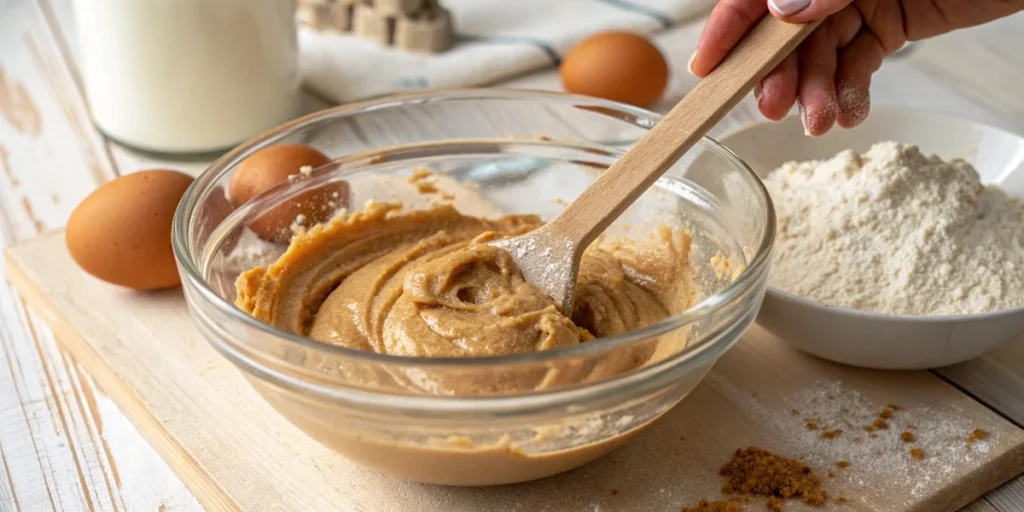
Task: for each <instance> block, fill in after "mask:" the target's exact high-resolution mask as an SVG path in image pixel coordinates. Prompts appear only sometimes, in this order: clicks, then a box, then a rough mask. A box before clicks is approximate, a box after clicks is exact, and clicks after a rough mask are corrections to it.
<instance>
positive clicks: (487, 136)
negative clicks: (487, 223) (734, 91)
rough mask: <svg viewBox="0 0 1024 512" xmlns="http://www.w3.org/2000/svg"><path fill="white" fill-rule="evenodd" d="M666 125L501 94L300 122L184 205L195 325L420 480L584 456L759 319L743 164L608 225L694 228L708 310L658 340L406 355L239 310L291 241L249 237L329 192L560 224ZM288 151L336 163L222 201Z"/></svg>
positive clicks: (341, 445)
mask: <svg viewBox="0 0 1024 512" xmlns="http://www.w3.org/2000/svg"><path fill="white" fill-rule="evenodd" d="M658 119H659V116H658V115H656V114H654V113H651V112H648V111H645V110H642V109H637V108H634V107H631V106H626V105H622V104H618V103H614V102H609V101H604V100H599V99H594V98H586V97H579V96H570V95H564V94H557V93H542V92H530V91H507V90H498V89H486V90H459V91H442V92H432V93H425V94H416V95H405V96H398V97H391V98H386V99H381V100H374V101H369V102H365V103H357V104H351V105H346V106H341V107H337V108H333V109H329V110H325V111H322V112H318V113H315V114H311V115H309V116H306V117H303V118H301V119H298V120H296V121H293V122H291V123H288V124H286V125H284V126H281V127H279V128H277V129H275V130H272V131H270V132H268V133H266V134H263V135H262V136H260V137H258V138H256V139H253V140H251V141H249V142H246V143H245V144H243V145H241V146H239V147H238V148H236V149H234V150H233V151H231V152H230V153H228V154H226V155H225V156H223V157H222V158H221V159H219V160H218V161H217V162H215V163H214V164H213V165H212V166H211V167H210V168H209V169H208V170H207V171H206V172H205V173H204V174H203V175H202V176H200V177H199V178H198V179H197V180H196V182H195V184H194V185H193V186H192V187H191V188H190V189H189V190H188V192H187V193H186V194H185V197H184V199H183V200H182V202H181V204H180V206H179V208H178V211H177V214H176V215H175V219H174V233H173V244H174V251H175V254H176V255H177V258H178V263H179V267H180V271H181V275H182V282H183V286H184V291H185V297H186V299H187V302H188V306H189V308H190V310H191V313H192V316H193V317H194V319H195V322H196V324H197V325H198V328H199V330H200V331H201V332H202V333H203V335H204V336H205V337H206V338H207V339H208V340H209V341H210V343H211V344H212V345H213V346H214V347H215V348H216V349H217V350H218V351H220V353H221V354H223V355H224V356H225V357H227V358H228V359H229V360H230V361H231V362H232V363H234V364H235V365H236V366H238V368H240V369H241V370H242V372H243V373H244V374H245V376H246V377H247V379H248V380H249V382H250V383H251V384H252V386H253V387H254V388H255V389H256V391H258V392H259V393H260V394H261V395H262V396H263V397H264V398H265V399H266V400H267V401H268V402H269V403H270V404H271V405H272V406H273V407H274V408H275V409H276V410H277V411H278V412H279V413H280V414H282V415H283V416H285V417H286V418H287V419H288V420H290V421H291V422H292V423H293V424H295V425H296V426H297V427H299V428H300V429H302V430H303V431H304V432H306V433H307V434H308V435H310V436H312V437H313V438H315V439H317V440H318V441H320V442H321V443H323V444H325V445H326V446H328V447H330V448H332V449H334V450H336V451H337V452H339V453H341V454H343V455H345V456H347V457H349V458H351V459H353V460H355V461H357V462H360V463H362V464H364V465H366V466H370V467H373V468H377V469H379V470H382V471H385V472H387V473H391V474H393V475H396V476H398V477H401V478H404V479H409V480H414V481H419V482H427V483H439V484H451V485H486V484H504V483H511V482H519V481H526V480H531V479H536V478H540V477H544V476H548V475H552V474H555V473H559V472H562V471H566V470H568V469H571V468H574V467H577V466H580V465H582V464H585V463H586V462H588V461H591V460H593V459H595V458H597V457H600V456H601V455H603V454H605V453H607V452H609V451H610V450H612V449H614V448H616V447H617V446H619V445H621V444H622V443H624V442H625V441H626V440H628V439H629V438H630V437H632V436H633V435H635V434H636V433H638V432H640V431H641V430H642V429H643V428H644V427H645V426H647V425H649V424H650V423H651V422H652V421H654V420H656V419H657V418H658V417H659V416H661V415H662V414H664V413H665V412H666V411H668V410H669V409H670V408H672V407H673V406H674V405H676V404H677V403H678V402H679V401H680V400H681V399H683V397H685V396H686V395H687V393H689V392H690V391H691V390H692V389H693V388H694V387H695V386H696V385H697V383H699V382H700V380H701V379H702V378H703V377H704V376H705V375H706V374H707V372H708V370H709V369H710V368H711V366H712V364H713V363H714V362H715V361H716V360H717V359H718V358H719V357H720V356H721V355H722V353H724V352H725V351H726V350H727V349H728V348H729V347H730V346H732V345H733V343H735V342H736V340H737V339H738V338H739V337H740V335H741V334H742V333H743V332H744V330H745V329H746V328H747V327H748V326H749V325H750V323H751V322H752V321H753V320H754V317H755V315H756V313H757V311H758V308H759V306H760V304H761V300H762V298H763V296H764V292H765V279H766V275H767V272H768V262H769V261H770V258H769V253H770V251H771V247H772V241H773V236H774V230H775V216H774V210H773V208H772V205H771V201H770V200H769V198H768V195H767V193H766V191H765V189H764V187H763V186H762V184H761V182H760V181H759V180H758V178H757V177H756V176H755V175H754V173H753V172H751V170H750V169H749V168H748V167H747V166H746V165H745V164H744V163H743V162H742V161H740V159H739V158H737V157H736V155H734V154H732V153H731V152H729V151H728V150H727V149H725V148H724V147H722V146H721V145H719V144H718V143H716V142H715V141H713V140H711V139H708V138H705V139H704V140H702V141H701V142H700V143H699V144H698V145H697V146H696V147H695V148H694V149H693V150H691V151H690V152H689V153H688V154H687V155H686V156H685V157H684V158H683V159H682V160H681V161H680V162H679V163H678V164H677V165H675V166H674V167H673V168H672V169H670V170H669V171H668V172H667V173H666V174H665V177H664V178H662V179H661V180H660V181H659V182H658V183H657V185H656V186H655V187H652V189H651V190H649V191H648V192H646V193H645V194H644V195H643V196H642V197H641V198H640V199H639V200H638V201H637V202H636V203H635V204H634V205H633V206H632V207H631V208H630V209H629V210H628V211H627V212H626V213H624V214H623V215H622V217H620V219H619V222H618V223H617V224H616V226H615V227H613V228H610V229H609V232H608V236H610V237H619V238H620V239H621V238H627V239H631V238H636V239H637V240H639V238H641V237H645V236H648V235H649V234H650V232H651V231H652V230H655V229H657V228H658V226H669V227H672V228H676V229H685V230H686V231H687V232H688V233H689V234H690V236H691V237H692V248H691V261H692V264H693V266H694V269H695V281H696V283H697V285H698V287H699V289H700V296H699V298H698V299H697V300H695V301H694V302H693V303H692V304H691V305H690V306H689V307H688V308H686V309H685V310H684V311H679V312H678V313H676V314H674V315H672V316H670V317H669V318H666V319H664V320H662V321H660V322H657V323H655V324H652V325H649V326H647V327H645V328H642V329H639V330H635V331H632V332H629V333H626V334H623V335H619V336H614V337H608V338H602V339H598V340H595V341H591V342H586V343H581V344H578V345H575V346H571V347H563V348H558V349H554V350H548V351H540V352H533V353H526V354H516V355H505V356H488V357H477V358H417V357H398V356H391V355H382V354H376V353H370V352H363V351H357V350H352V349H347V348H343V347H338V346H332V345H326V344H323V343H319V342H316V341H313V340H311V339H308V338H305V337H303V336H298V335H295V334H292V333H288V332H284V331H281V330H278V329H275V328H274V327H272V326H270V325H267V324H264V323H262V322H260V321H257V320H255V319H254V318H252V317H250V316H248V315H246V314H245V313H243V312H242V311H241V310H239V309H238V308H236V307H235V306H234V304H233V301H234V297H235V287H234V283H235V280H236V278H237V277H238V275H239V273H240V272H242V271H245V270H248V269H249V268H252V267H253V266H256V265H264V266H265V265H267V264H269V263H271V262H273V261H274V260H276V259H277V257H278V256H279V255H280V254H281V253H282V252H283V251H284V249H285V247H283V246H280V245H273V244H271V243H267V242H263V241H262V240H260V239H259V238H257V237H256V236H254V235H253V234H252V233H251V232H250V231H249V230H248V228H246V227H245V226H247V225H248V224H249V223H250V222H252V221H253V220H256V219H259V218H261V216H262V215H265V214H267V213H268V212H272V211H273V210H274V208H275V207H277V206H278V205H282V204H284V203H286V202H287V201H289V200H294V199H295V198H296V197H298V196H300V195H302V194H305V193H310V192H311V191H313V190H314V189H315V190H321V189H322V188H323V187H337V186H338V184H339V183H341V182H345V183H347V187H348V190H349V192H350V197H348V198H339V197H337V196H335V197H334V199H335V200H337V201H338V202H341V203H347V204H348V205H349V206H351V207H352V208H353V209H358V208H359V207H361V206H362V205H363V204H364V203H365V202H366V201H367V200H376V201H390V200H400V201H402V202H404V203H406V204H407V205H412V206H417V207H426V206H429V205H430V204H431V203H432V202H436V201H438V200H439V197H441V198H442V199H444V200H449V201H451V202H453V203H454V205H455V207H456V208H458V209H459V210H460V211H463V212H465V213H472V214H475V215H483V216H488V215H490V216H493V215H500V214H517V213H533V214H538V215H540V216H541V217H542V218H545V219H549V218H551V217H552V216H554V215H555V214H557V213H558V212H559V211H560V210H561V209H562V207H563V206H564V204H565V201H572V200H573V199H574V198H575V197H576V195H577V194H579V193H580V192H581V191H582V190H583V189H584V188H585V187H587V186H588V185H589V184H590V183H591V182H592V181H593V180H594V179H595V177H596V176H597V175H598V174H599V173H600V172H601V170H602V169H605V168H607V166H608V165H609V164H611V163H612V162H613V161H615V159H616V158H618V157H619V155H621V154H622V152H623V151H624V150H625V149H626V148H628V147H629V145H630V143H631V142H632V141H635V140H636V139H638V138H639V137H640V136H641V135H642V134H643V133H644V132H645V131H646V130H647V129H649V128H650V127H651V126H653V125H654V123H656V122H657V121H658ZM281 143H302V144H309V145H312V146H314V147H316V148H318V149H319V150H321V151H322V152H324V153H325V154H327V155H328V156H330V157H331V158H332V159H334V160H333V162H331V163H330V164H328V165H325V166H323V167H321V168H319V169H316V170H315V171H313V172H312V173H311V174H310V175H308V176H306V177H303V178H301V179H297V180H293V181H291V182H288V183H283V184H281V185H280V186H278V187H276V188H274V189H272V190H270V191H268V192H267V193H265V194H263V195H261V196H260V197H257V198H255V199H254V200H252V201H250V202H249V203H246V204H245V205H242V206H241V207H239V208H237V209H232V208H231V206H230V204H229V203H228V202H227V200H226V199H225V193H224V191H225V190H226V189H227V184H228V182H229V180H230V179H231V176H232V173H234V172H235V170H236V169H237V167H238V165H239V162H241V161H242V160H243V159H244V158H246V157H247V156H248V155H250V154H252V153H253V152H255V151H257V150H259V149H261V148H264V147H267V146H270V145H274V144H281ZM420 168H428V169H430V170H432V171H433V172H435V173H436V185H437V187H438V188H440V189H442V191H441V192H440V194H441V195H440V196H439V195H438V194H421V193H419V192H422V191H419V190H415V189H416V187H415V186H414V185H413V184H411V183H410V182H409V181H408V180H407V177H408V176H409V175H410V174H411V173H412V172H413V170H415V169H420ZM333 190H336V189H333ZM445 191H447V193H446V192H445ZM449 193H450V194H449ZM321 195H323V194H321ZM303 197H305V196H303ZM331 206H335V204H334V202H333V201H332V204H331ZM325 207H326V206H325ZM635 354H644V356H643V357H644V358H645V359H644V361H645V362H644V363H643V364H642V365H639V366H638V367H633V368H631V369H627V370H624V371H621V372H618V373H616V372H604V373H602V372H590V373H588V372H587V369H593V368H598V367H600V366H601V362H602V361H607V360H608V359H609V358H621V357H630V355H635ZM581 369H582V370H583V371H580V370H581ZM567 370H573V371H577V372H578V374H580V375H585V377H581V378H578V379H563V380H561V381H558V382H560V383H559V384H557V385H552V386H525V387H522V388H516V389H511V390H510V389H508V388H503V387H501V386H497V387H494V388H493V390H491V391H486V390H485V389H491V388H487V387H486V386H481V387H479V389H481V390H484V391H480V392H479V393H477V394H472V395H466V394H453V393H452V392H451V389H452V388H451V387H450V386H448V385H446V383H452V382H470V381H474V380H488V381H495V380H498V381H500V380H502V379H520V380H521V381H523V382H538V381H539V380H544V378H545V376H550V375H552V374H555V373H558V372H565V371H567ZM556 381H557V379H556Z"/></svg>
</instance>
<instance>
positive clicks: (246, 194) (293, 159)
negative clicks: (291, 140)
mask: <svg viewBox="0 0 1024 512" xmlns="http://www.w3.org/2000/svg"><path fill="white" fill-rule="evenodd" d="M330 161H331V159H330V158H328V157H327V156H326V155H324V154H323V153H321V152H320V151H317V150H316V149H315V148H313V147H310V146H306V145H303V144H280V145H277V146H270V147H267V148H264V149H261V150H259V151H257V152H255V153H253V154H252V155H250V156H249V157H247V158H246V159H245V160H243V161H242V163H240V164H239V165H238V168H237V169H236V170H235V173H234V174H233V175H232V176H231V182H230V184H229V186H228V195H229V196H230V198H231V202H232V203H233V204H234V205H235V206H236V207H237V206H241V205H243V204H245V203H246V202H248V201H250V200H252V199H253V198H255V197H256V196H258V195H260V194H262V193H264V192H266V191H267V190H269V189H271V188H273V187H274V186H276V185H278V184H279V183H281V182H283V181H286V180H287V179H288V176H291V175H294V174H298V173H299V172H300V169H301V168H302V167H304V166H309V167H312V168H314V169H316V168H317V167H320V166H322V165H325V164H328V163H330ZM347 199H348V185H347V184H346V183H332V184H328V185H323V186H320V187H317V188H315V189H313V190H309V191H306V192H303V193H302V194H300V195H298V196H296V197H295V198H292V199H290V200H288V201H287V202H285V203H282V204H280V205H278V206H276V207H274V208H272V209H270V210H268V211H266V212H263V213H261V214H259V216H258V217H256V218H254V219H253V220H251V221H250V222H249V228H250V229H252V230H253V231H254V232H255V233H256V234H257V235H259V237H260V238H263V239H264V240H267V241H270V242H275V243H287V242H288V241H289V240H290V239H291V237H292V234H293V233H292V229H291V226H292V225H293V224H298V225H302V226H312V225H313V224H316V223H319V222H324V221H326V220H328V219H330V218H331V216H333V215H334V213H335V211H337V209H338V207H339V206H342V205H344V204H347Z"/></svg>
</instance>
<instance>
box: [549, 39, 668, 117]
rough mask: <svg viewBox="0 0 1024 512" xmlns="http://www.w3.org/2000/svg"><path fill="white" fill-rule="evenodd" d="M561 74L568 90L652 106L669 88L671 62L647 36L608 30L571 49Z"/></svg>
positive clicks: (563, 60) (563, 84)
mask: <svg viewBox="0 0 1024 512" xmlns="http://www.w3.org/2000/svg"><path fill="white" fill-rule="evenodd" d="M561 75H562V86H563V87H565V90H566V91H569V92H572V93H576V94H585V95H587V96H595V97H598V98H605V99H609V100H614V101H621V102H623V103H629V104H631V105H636V106H639V107H648V106H650V105H651V104H653V103H654V102H655V101H657V100H658V98H660V97H661V94H662V93H663V92H664V91H665V86H666V85H667V84H668V63H667V62H665V57H664V56H662V54H661V52H660V51H659V50H658V48H657V47H656V46H654V45H653V44H651V42H650V41H648V40H647V39H646V38H644V37H643V36H639V35H636V34H631V33H629V32H604V33H601V34H596V35H594V36H591V37H589V38H587V39H585V40H583V41H581V42H580V43H579V44H577V45H576V46H575V47H574V48H573V49H572V50H570V51H569V53H568V54H567V55H566V56H565V58H564V59H562V67H561Z"/></svg>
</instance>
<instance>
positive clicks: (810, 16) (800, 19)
mask: <svg viewBox="0 0 1024 512" xmlns="http://www.w3.org/2000/svg"><path fill="white" fill-rule="evenodd" d="M852 2H853V0H768V8H769V10H771V12H772V14H774V15H775V17H776V18H779V19H780V20H783V21H788V22H791V23H806V22H808V21H811V20H817V19H821V18H824V17H826V16H831V15H833V14H835V13H837V12H839V11H841V10H842V9H843V8H844V7H846V6H847V5H850V4H851V3H852Z"/></svg>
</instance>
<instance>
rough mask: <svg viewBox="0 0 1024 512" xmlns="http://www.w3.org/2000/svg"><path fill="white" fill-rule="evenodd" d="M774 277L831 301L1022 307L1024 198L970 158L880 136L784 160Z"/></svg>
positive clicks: (936, 309) (882, 308)
mask: <svg viewBox="0 0 1024 512" xmlns="http://www.w3.org/2000/svg"><path fill="white" fill-rule="evenodd" d="M765 185H766V186H767V187H768V191H769V192H770V193H771V196H772V200H773V201H774V203H775V205H776V208H777V210H778V218H779V222H778V238H777V244H776V252H775V258H774V262H773V267H772V271H771V275H770V276H769V283H770V284H771V285H772V286H775V287H777V288H781V289H782V290H785V291H788V292H790V293H793V294H796V295H800V296H803V297H807V298H810V299H813V300H816V301H819V302H822V303H824V304H828V305H832V306H841V307H849V308H855V309H861V310H866V311H875V312H880V313H891V314H904V315H953V314H969V313H981V312H987V311H994V310H999V309H1005V308H1010V307H1016V306H1024V205H1022V204H1021V202H1020V201H1018V200H1016V199H1014V198H1012V197H1010V196H1008V195H1007V194H1006V193H1005V192H1003V191H1002V190H1000V189H998V188H996V187H994V186H985V185H982V184H981V181H980V179H979V177H978V173H977V172H976V171H975V170H974V169H973V168H972V167H971V166H970V165H969V164H967V163H966V162H963V161H960V160H954V161H952V162H943V161H942V160H940V159H939V158H937V157H934V156H926V155H924V154H922V153H921V152H920V151H919V150H918V148H917V147H916V146H911V145H902V144H898V143H895V142H883V143H880V144H876V145H875V146H874V147H872V148H871V149H870V150H869V151H868V152H867V153H865V154H863V155H858V154H856V153H855V152H853V151H850V150H847V151H843V152H841V153H839V154H838V155H836V156H835V157H833V158H831V159H829V160H825V161H812V162H802V163H788V164H786V165H783V166H782V167H780V168H779V169H777V170H775V171H773V172H772V173H771V174H770V175H768V177H767V178H766V180H765Z"/></svg>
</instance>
